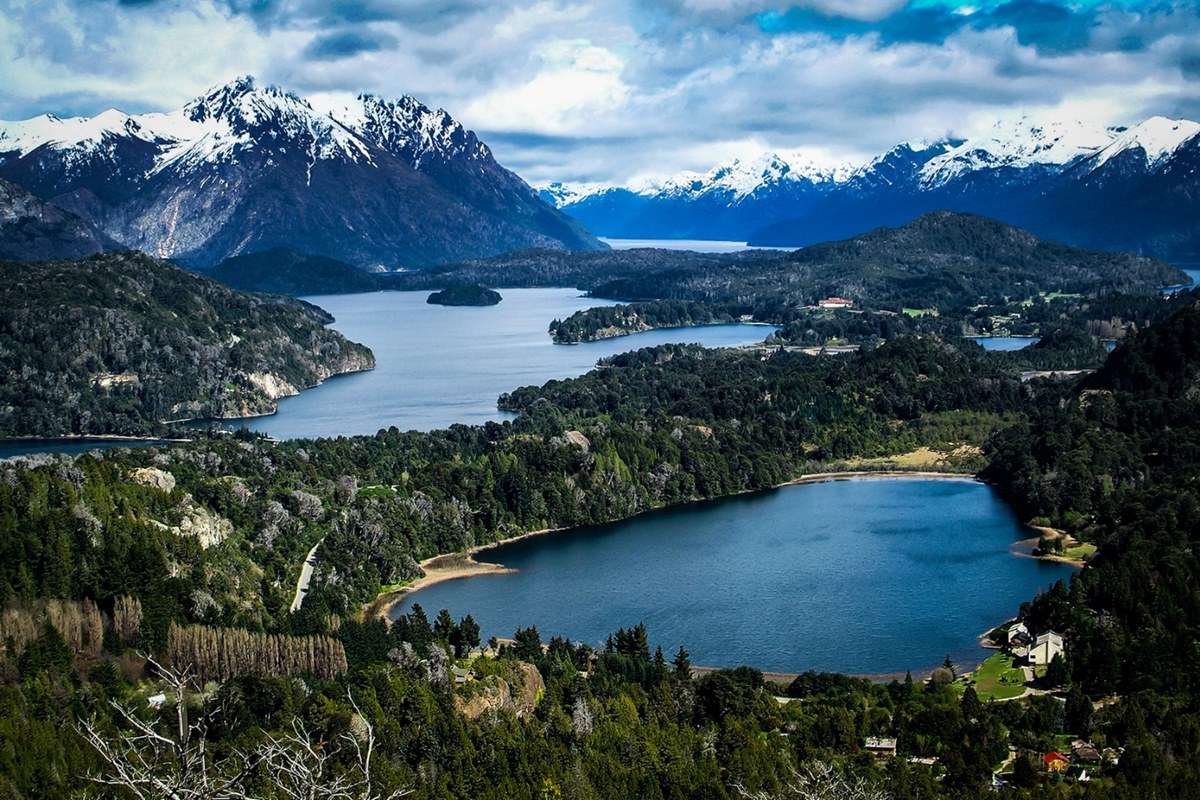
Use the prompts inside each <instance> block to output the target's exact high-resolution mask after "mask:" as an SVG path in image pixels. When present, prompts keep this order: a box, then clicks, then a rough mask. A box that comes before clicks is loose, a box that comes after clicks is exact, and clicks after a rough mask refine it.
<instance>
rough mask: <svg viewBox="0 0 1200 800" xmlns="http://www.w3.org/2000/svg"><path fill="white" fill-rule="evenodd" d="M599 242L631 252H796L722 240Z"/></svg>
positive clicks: (602, 239) (603, 240)
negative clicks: (636, 250) (644, 250)
mask: <svg viewBox="0 0 1200 800" xmlns="http://www.w3.org/2000/svg"><path fill="white" fill-rule="evenodd" d="M600 241H602V242H604V243H605V244H607V245H608V246H609V247H611V248H612V249H614V250H633V249H635V248H639V247H653V248H655V249H657V250H691V251H692V252H694V253H738V252H741V251H742V250H796V249H798V248H795V247H759V246H756V247H751V246H750V245H749V244H747V243H746V242H730V241H725V240H723V239H608V238H605V237H603V236H601V237H600Z"/></svg>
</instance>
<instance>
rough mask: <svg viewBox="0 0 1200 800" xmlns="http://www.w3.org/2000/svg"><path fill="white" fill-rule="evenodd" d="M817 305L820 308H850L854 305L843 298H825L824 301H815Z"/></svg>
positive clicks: (851, 301)
mask: <svg viewBox="0 0 1200 800" xmlns="http://www.w3.org/2000/svg"><path fill="white" fill-rule="evenodd" d="M817 305H818V306H820V307H821V308H850V306H852V305H854V301H853V300H848V299H847V298H845V297H826V298H825V299H824V300H819V301H817Z"/></svg>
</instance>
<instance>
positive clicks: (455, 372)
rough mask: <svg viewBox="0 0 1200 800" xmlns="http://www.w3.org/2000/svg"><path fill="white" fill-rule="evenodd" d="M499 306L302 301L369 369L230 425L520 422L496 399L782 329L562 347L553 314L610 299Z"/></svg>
mask: <svg viewBox="0 0 1200 800" xmlns="http://www.w3.org/2000/svg"><path fill="white" fill-rule="evenodd" d="M499 292H500V294H501V295H502V296H503V297H504V299H503V300H502V301H501V302H500V303H499V304H498V305H494V306H485V307H461V306H457V307H456V306H438V305H430V304H428V303H426V302H425V299H426V298H427V297H428V296H429V292H371V293H368V294H341V295H321V296H313V297H305V298H304V299H305V300H308V301H309V302H311V303H316V304H317V305H319V306H321V307H322V308H324V309H325V310H327V311H328V312H329V313H331V314H333V316H334V318H335V319H336V322H334V323H333V326H332V327H334V328H336V329H337V330H339V331H341V332H342V333H344V334H345V335H346V336H347V337H349V338H350V339H352V340H353V341H356V342H362V343H363V344H366V345H367V346H368V347H370V348H371V349H372V350H373V351H375V361H376V367H375V369H374V370H372V371H370V372H362V373H358V374H354V375H342V376H339V377H336V378H333V379H331V380H329V381H326V382H325V383H324V384H323V385H321V386H318V387H316V388H314V389H308V390H306V391H304V392H301V393H300V394H299V395H297V396H296V397H289V398H285V399H283V400H281V401H280V402H279V413H277V414H275V415H273V416H270V417H258V418H255V419H250V420H227V421H225V424H227V425H230V426H240V427H246V428H250V429H251V430H256V431H262V432H263V433H266V434H269V435H271V436H274V437H277V438H280V439H290V438H301V437H315V436H351V435H355V434H374V433H375V432H376V431H378V430H379V429H380V428H386V427H388V426H390V425H395V426H396V427H398V428H400V429H401V430H410V429H415V430H434V429H437V428H445V427H448V426H450V425H453V424H454V423H456V422H461V423H465V424H469V425H476V424H480V423H483V422H487V421H488V420H502V419H510V418H512V416H513V415H512V414H507V413H504V412H501V411H499V410H498V409H497V408H496V398H498V397H499V396H500V395H501V394H503V393H504V392H508V391H511V390H513V389H515V388H517V387H518V386H527V385H530V384H536V385H539V386H540V385H541V384H543V383H545V382H546V381H548V380H551V379H554V378H571V377H576V376H578V375H582V374H583V373H585V372H587V371H588V370H590V369H591V368H592V367H594V366H595V365H596V361H597V360H599V359H601V358H604V357H606V356H611V355H614V354H616V353H623V352H625V351H627V350H636V349H638V348H641V347H650V346H652V345H657V344H666V343H671V342H698V343H700V344H703V345H706V346H708V347H722V346H728V345H741V344H752V343H754V342H761V341H762V340H763V339H765V338H766V337H767V336H769V335H770V334H771V333H772V332H773V331H774V330H775V328H774V327H772V326H764V325H709V326H703V327H697V328H676V329H669V330H658V331H647V332H645V333H638V334H634V335H632V336H622V337H619V338H616V339H606V340H604V341H600V342H587V343H584V344H579V345H556V344H554V343H553V342H552V341H551V339H550V334H549V333H547V327H548V326H549V324H550V321H551V320H553V319H556V318H557V319H562V318H564V317H567V316H570V315H571V314H573V313H574V312H576V311H579V310H581V309H585V308H591V307H594V306H601V305H613V302H612V301H608V300H598V299H595V298H588V297H583V296H582V295H581V294H580V292H579V291H578V290H576V289H500V290H499Z"/></svg>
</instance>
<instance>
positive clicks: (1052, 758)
mask: <svg viewBox="0 0 1200 800" xmlns="http://www.w3.org/2000/svg"><path fill="white" fill-rule="evenodd" d="M1069 766H1071V760H1070V759H1069V758H1067V757H1066V756H1064V755H1063V754H1062V753H1059V752H1058V751H1056V750H1051V751H1050V752H1049V753H1046V755H1044V756H1042V769H1043V770H1045V771H1046V772H1051V773H1054V774H1056V775H1063V774H1065V773H1066V771H1067V767H1069Z"/></svg>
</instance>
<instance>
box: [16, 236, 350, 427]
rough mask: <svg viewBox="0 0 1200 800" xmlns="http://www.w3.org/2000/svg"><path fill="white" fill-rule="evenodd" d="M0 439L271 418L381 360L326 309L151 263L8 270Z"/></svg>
mask: <svg viewBox="0 0 1200 800" xmlns="http://www.w3.org/2000/svg"><path fill="white" fill-rule="evenodd" d="M0 278H2V280H0V375H2V376H3V380H0V434H2V435H7V436H61V435H67V434H146V433H151V432H155V431H159V430H161V429H162V427H163V426H162V423H163V422H164V421H167V420H178V419H181V418H197V417H244V416H253V415H258V414H270V413H273V412H274V411H275V408H276V400H278V399H279V398H280V397H285V396H287V395H291V394H296V393H297V392H299V391H300V390H301V389H304V388H307V387H310V386H313V385H316V384H318V383H320V382H321V381H323V380H325V379H326V378H328V377H329V376H331V375H337V374H340V373H344V372H354V371H358V370H363V369H370V368H371V367H373V366H374V356H373V355H372V354H371V351H370V350H368V349H367V348H366V347H363V346H362V345H359V344H355V343H353V342H350V341H347V340H346V339H345V338H344V337H343V336H342V335H341V334H339V333H337V332H336V331H333V330H330V329H328V328H326V327H325V324H326V323H328V322H331V321H332V318H331V317H330V316H329V315H328V314H327V313H325V312H324V311H322V310H321V309H319V308H317V307H316V306H312V305H309V304H308V303H302V302H300V301H296V300H289V299H286V298H280V297H269V296H255V295H246V294H242V293H240V292H236V291H234V290H232V289H229V288H226V287H225V286H222V285H221V284H218V283H216V282H214V281H211V280H208V279H206V278H201V277H197V276H196V275H193V274H191V273H188V272H185V271H184V270H181V269H178V268H176V267H173V266H171V265H169V264H167V263H165V262H162V261H158V260H156V259H153V258H150V257H149V256H146V255H143V254H140V253H117V254H104V255H97V256H92V257H90V258H87V259H83V260H80V261H49V262H34V263H12V262H7V263H2V264H0Z"/></svg>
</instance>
